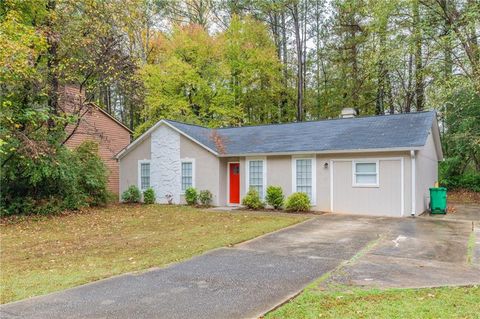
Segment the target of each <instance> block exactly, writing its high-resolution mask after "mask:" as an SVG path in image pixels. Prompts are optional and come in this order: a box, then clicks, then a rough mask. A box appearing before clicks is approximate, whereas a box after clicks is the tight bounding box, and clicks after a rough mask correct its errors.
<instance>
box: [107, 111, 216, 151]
mask: <svg viewBox="0 0 480 319" xmlns="http://www.w3.org/2000/svg"><path fill="white" fill-rule="evenodd" d="M162 124H165V125H166V126H168V127H169V128H171V129H172V130H174V131H176V132H177V133H179V134H181V135H183V136H185V137H186V138H188V139H189V140H191V141H192V142H194V143H196V144H198V145H200V146H201V147H203V148H205V149H206V150H207V151H209V152H210V153H212V154H213V155H215V156H219V154H218V153H217V152H215V151H214V150H212V149H211V148H209V147H208V146H206V145H204V144H202V143H200V142H199V141H198V140H196V139H194V138H193V137H191V136H190V135H188V134H186V133H185V132H183V131H181V130H179V129H178V128H176V127H175V126H173V125H171V124H170V123H168V122H167V121H165V120H160V121H158V122H157V123H156V124H155V125H154V126H152V127H151V128H149V129H148V130H147V131H146V132H145V133H143V134H142V135H140V136H139V137H138V138H137V139H136V140H135V141H133V142H132V143H130V144H129V145H128V146H127V147H126V148H124V149H123V150H122V151H121V152H120V153H118V154H117V156H115V157H116V159H117V160H119V159H121V158H122V157H124V156H125V155H126V154H128V153H129V152H130V151H131V150H133V149H134V148H135V147H136V146H137V145H138V144H139V143H140V142H141V141H143V140H144V139H145V138H147V137H148V136H150V135H151V134H152V132H153V131H154V130H155V129H157V128H158V127H159V126H160V125H162Z"/></svg>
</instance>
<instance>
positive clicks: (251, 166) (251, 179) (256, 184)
mask: <svg viewBox="0 0 480 319" xmlns="http://www.w3.org/2000/svg"><path fill="white" fill-rule="evenodd" d="M263 169H264V168H263V160H253V161H249V162H248V186H249V188H254V189H255V190H256V191H257V192H258V194H259V195H260V198H263V186H264V180H263V173H264V172H263Z"/></svg>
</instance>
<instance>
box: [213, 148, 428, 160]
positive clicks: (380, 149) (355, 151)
mask: <svg viewBox="0 0 480 319" xmlns="http://www.w3.org/2000/svg"><path fill="white" fill-rule="evenodd" d="M421 148H422V147H421V146H419V147H397V148H370V149H346V150H327V151H316V152H315V151H313V152H312V151H299V152H272V153H238V154H221V155H218V157H254V156H275V155H304V154H311V155H314V154H342V153H381V152H410V151H411V150H420V149H421Z"/></svg>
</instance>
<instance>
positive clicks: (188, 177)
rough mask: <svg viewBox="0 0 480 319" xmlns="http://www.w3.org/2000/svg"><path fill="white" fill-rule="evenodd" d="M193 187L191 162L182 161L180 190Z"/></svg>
mask: <svg viewBox="0 0 480 319" xmlns="http://www.w3.org/2000/svg"><path fill="white" fill-rule="evenodd" d="M189 187H193V162H182V191H183V192H184V191H185V190H186V189H187V188H189Z"/></svg>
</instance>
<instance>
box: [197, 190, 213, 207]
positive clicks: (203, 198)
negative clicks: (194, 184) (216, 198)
mask: <svg viewBox="0 0 480 319" xmlns="http://www.w3.org/2000/svg"><path fill="white" fill-rule="evenodd" d="M212 198H213V195H212V193H211V192H210V191H209V190H207V189H206V190H203V191H200V193H199V194H198V201H199V202H200V204H201V205H202V206H210V205H211V204H212Z"/></svg>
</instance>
